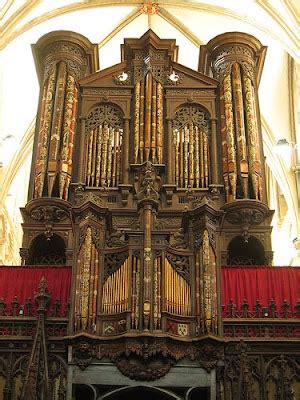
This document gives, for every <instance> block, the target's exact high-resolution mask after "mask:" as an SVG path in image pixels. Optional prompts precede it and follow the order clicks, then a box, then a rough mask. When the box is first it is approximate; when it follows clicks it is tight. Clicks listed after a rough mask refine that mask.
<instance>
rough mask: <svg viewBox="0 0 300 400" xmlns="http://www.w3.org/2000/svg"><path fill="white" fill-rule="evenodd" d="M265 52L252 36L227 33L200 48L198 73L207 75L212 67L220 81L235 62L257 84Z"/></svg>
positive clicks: (264, 48)
mask: <svg viewBox="0 0 300 400" xmlns="http://www.w3.org/2000/svg"><path fill="white" fill-rule="evenodd" d="M266 51H267V48H266V47H265V46H263V45H262V44H261V43H260V41H259V40H258V39H256V38H255V37H254V36H252V35H249V34H246V33H242V32H227V33H224V34H222V35H218V36H216V37H215V38H213V39H211V40H210V41H209V42H208V43H207V44H206V45H205V46H201V51H200V58H199V71H202V72H203V73H206V74H208V72H209V69H210V67H212V69H213V71H214V74H215V75H216V77H217V79H222V76H223V74H224V73H225V72H226V71H227V70H229V69H230V68H231V65H232V64H233V63H234V62H236V61H237V62H240V63H241V65H242V68H243V69H244V70H245V72H246V73H247V75H249V76H250V77H251V78H252V79H253V80H254V81H256V83H257V84H259V81H260V77H261V74H262V69H263V65H264V60H265V56H266Z"/></svg>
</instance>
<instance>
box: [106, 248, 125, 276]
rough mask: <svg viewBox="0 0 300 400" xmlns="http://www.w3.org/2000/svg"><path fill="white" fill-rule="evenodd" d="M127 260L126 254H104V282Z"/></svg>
mask: <svg viewBox="0 0 300 400" xmlns="http://www.w3.org/2000/svg"><path fill="white" fill-rule="evenodd" d="M126 258H128V253H127V252H123V253H113V254H105V257H104V280H106V279H107V278H108V277H109V276H110V275H112V274H113V273H114V272H115V271H117V269H118V268H120V267H121V265H122V264H123V262H124V261H125V260H126Z"/></svg>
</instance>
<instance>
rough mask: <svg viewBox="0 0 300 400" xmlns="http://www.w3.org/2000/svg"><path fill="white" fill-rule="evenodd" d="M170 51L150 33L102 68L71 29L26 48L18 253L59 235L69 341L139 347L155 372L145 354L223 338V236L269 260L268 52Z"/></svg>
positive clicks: (225, 48)
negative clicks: (25, 142) (24, 166)
mask: <svg viewBox="0 0 300 400" xmlns="http://www.w3.org/2000/svg"><path fill="white" fill-rule="evenodd" d="M177 52H178V48H177V46H176V43H175V40H170V39H160V38H159V37H158V36H157V35H156V34H155V33H154V32H152V31H148V32H146V33H145V34H144V35H143V36H142V37H141V38H140V39H125V40H124V44H123V45H122V48H121V57H122V59H121V62H120V63H119V64H117V65H114V66H112V67H110V68H108V69H106V70H103V71H102V70H100V71H99V70H98V61H97V51H96V46H95V45H92V44H91V43H89V41H87V40H86V39H84V38H82V37H81V36H80V35H77V34H74V33H70V32H56V33H55V34H52V35H51V34H49V35H46V36H45V37H44V38H42V39H40V41H39V42H38V43H37V44H36V45H35V46H34V54H35V59H36V63H37V68H38V70H39V75H40V80H41V95H40V104H39V113H38V118H37V128H36V136H35V144H34V154H33V160H34V162H33V167H32V177H31V184H30V195H29V197H30V201H29V203H28V205H27V206H26V208H25V210H24V213H25V214H26V218H27V222H26V223H25V224H24V243H23V255H24V254H26V251H25V250H26V249H27V250H28V252H29V253H30V251H31V248H30V246H31V244H32V243H37V242H38V240H39V237H41V236H43V235H46V237H47V240H48V242H49V246H51V243H54V242H52V238H53V237H54V235H57V236H59V237H60V238H61V241H62V242H63V243H64V245H65V251H66V259H67V263H70V264H71V265H72V268H73V281H72V282H73V283H72V285H73V290H72V298H71V300H70V301H71V302H70V307H71V311H72V312H71V316H70V321H69V332H68V334H69V340H70V342H69V343H70V344H71V346H72V345H73V344H74V343H75V344H76V343H77V342H76V341H77V340H79V339H78V338H89V340H93V343H97V345H99V346H100V347H99V349H100V350H101V351H100V350H99V351H98V353H97V354H98V356H97V357H98V358H99V359H100V358H101V357H102V356H103V357H104V356H108V357H111V359H112V360H113V361H116V360H120V358H118V357H121V358H122V357H125V358H126V357H127V358H128V359H130V357H131V355H132V354H133V353H134V356H133V358H132V363H133V364H134V363H135V362H136V361H137V359H138V358H139V357H142V358H143V357H144V358H143V360H144V361H143V363H144V364H145V365H146V366H148V367H149V368H150V369H151V362H150V360H152V359H153V357H154V354H156V355H157V357H160V358H161V360H165V359H166V358H168V357H169V359H172V360H178V359H180V358H182V357H184V356H187V354H190V355H191V354H193V355H194V354H198V353H197V351H198V350H197V349H196V347H197V345H195V343H201V341H203V340H212V341H214V340H221V337H222V332H223V331H222V330H223V327H222V321H221V319H220V315H221V304H220V293H219V288H220V265H221V264H226V263H227V262H229V263H230V262H231V260H230V259H229V258H228V257H229V253H228V250H227V249H228V246H229V244H230V243H231V241H233V240H235V238H240V239H241V240H243V241H244V243H248V242H249V243H250V242H251V240H252V239H253V241H254V243H256V242H255V241H258V242H259V243H263V245H262V246H261V247H264V250H265V253H264V255H263V257H265V260H267V257H269V259H268V260H269V263H270V262H271V261H270V260H271V258H270V254H271V252H270V218H271V214H272V213H271V212H270V210H269V209H268V207H267V205H266V203H265V202H266V196H265V181H264V171H263V156H262V141H261V133H260V120H259V107H258V100H257V85H258V82H259V76H260V71H261V67H262V64H263V55H264V48H263V46H261V44H260V43H259V42H258V41H257V40H256V39H255V38H252V37H251V36H249V35H246V34H225V35H224V36H222V35H221V36H220V37H217V38H215V39H213V40H212V41H211V42H209V43H208V44H207V45H206V46H203V47H202V48H201V52H200V61H199V71H193V70H191V69H189V68H187V67H185V66H183V65H181V64H179V63H178V62H177ZM212 76H214V77H212ZM25 214H24V215H25ZM28 221H29V222H28ZM53 251H55V249H53ZM250 253H251V252H250ZM253 253H255V249H254V251H253ZM30 254H31V253H30ZM60 259H61V258H60ZM23 263H24V264H26V257H25V256H24V259H23ZM249 263H251V262H249ZM265 263H267V262H265ZM128 338H131V339H130V340H131V342H130V343H131V344H130V345H129V344H128V342H127V341H126V340H129V339H128ZM145 338H146V339H145ZM158 338H159V339H158ZM152 339H153V340H154V341H153V342H151V340H152ZM156 339H157V340H158V342H156ZM80 340H81V339H80ZM82 340H87V339H82ZM122 340H123V342H122ZM150 342H151V343H152V344H153V343H155V346H157V347H155V350H153V349H152V350H151V351H153V352H152V353H151V351H150V350H149V346H150V344H149V343H150ZM183 342H184V343H185V346H186V347H185V348H184V349H183V348H182V350H180V351H179V349H181V347H180V346H181V344H182V343H183ZM74 346H75V345H74ZM110 346H111V347H110ZM126 346H127V347H126ZM130 346H131V347H130ZM153 346H154V344H153ZM176 346H177V347H176ZM189 346H190V347H189ZM194 346H196V347H194ZM75 347H76V346H75ZM111 348H113V349H116V348H118V351H117V350H115V351H116V353H112V352H111ZM133 349H134V350H133ZM145 349H147V352H148V351H149V353H147V356H146V353H145V352H146V350H145ZM188 349H189V350H188ZM195 349H196V350H195ZM101 352H103V353H101ZM188 352H189V353H188ZM100 353H101V354H100ZM93 354H94V355H95V354H96V350H95V353H93ZM116 354H117V355H116ZM93 357H94V356H92V355H91V358H93ZM195 357H196V356H195ZM163 362H165V361H163ZM147 363H148V364H147ZM137 365H139V364H137ZM148 367H147V368H148ZM138 368H140V367H138ZM129 370H130V368H129ZM126 371H127V370H126ZM163 371H165V369H163ZM148 372H149V371H148ZM122 373H125V374H129V375H128V376H131V375H130V373H131V372H130V371H127V372H124V370H123V369H122ZM164 373H166V371H165V372H164ZM145 374H147V373H146V372H145ZM162 374H163V373H162ZM149 379H150V378H149Z"/></svg>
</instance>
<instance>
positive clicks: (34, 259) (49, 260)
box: [28, 234, 66, 265]
mask: <svg viewBox="0 0 300 400" xmlns="http://www.w3.org/2000/svg"><path fill="white" fill-rule="evenodd" d="M28 264H29V265H65V264H66V245H65V242H64V240H63V239H62V238H61V237H60V236H58V235H56V234H53V235H52V236H51V237H49V238H47V237H46V236H45V235H44V234H42V235H38V236H37V237H36V238H35V239H34V240H33V241H32V242H31V244H30V249H29V260H28Z"/></svg>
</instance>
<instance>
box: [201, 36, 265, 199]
mask: <svg viewBox="0 0 300 400" xmlns="http://www.w3.org/2000/svg"><path fill="white" fill-rule="evenodd" d="M201 51H202V55H201V59H200V69H201V70H202V72H204V73H208V70H209V68H211V69H212V72H213V74H214V77H215V78H216V79H218V80H219V81H220V118H221V138H222V139H221V141H222V171H223V179H224V185H225V194H226V201H227V202H232V201H234V200H236V199H255V200H259V201H263V202H266V189H265V179H264V160H263V153H262V137H261V124H260V115H259V105H258V97H257V86H258V83H259V78H260V75H261V71H262V66H263V62H264V57H265V52H266V48H265V47H264V46H262V45H261V43H260V42H259V41H258V40H257V39H256V38H254V37H253V36H250V35H248V34H245V33H239V32H232V33H231V32H230V33H225V34H223V35H220V36H217V37H215V38H214V39H212V40H211V41H210V42H209V43H208V44H207V45H206V46H202V49H201Z"/></svg>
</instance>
